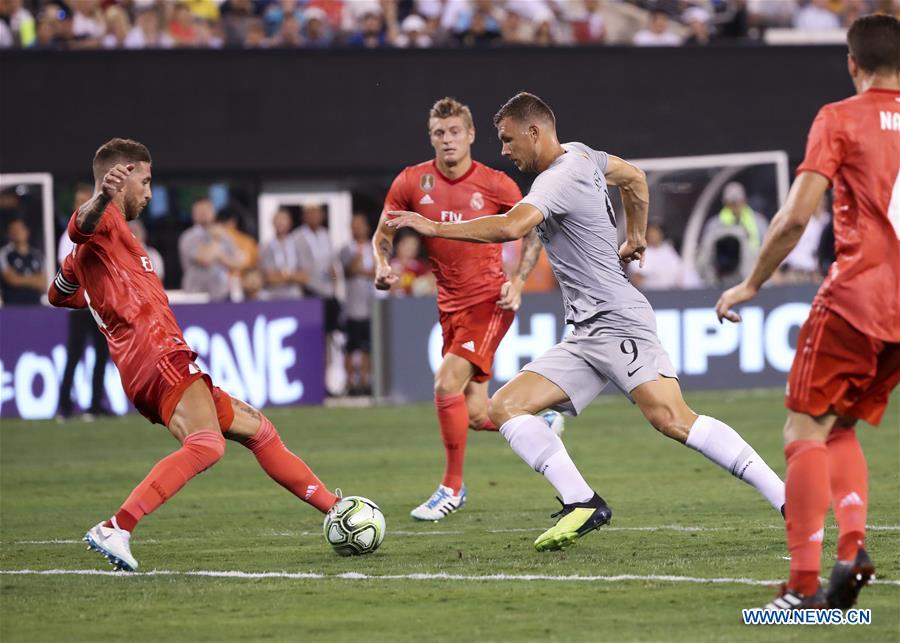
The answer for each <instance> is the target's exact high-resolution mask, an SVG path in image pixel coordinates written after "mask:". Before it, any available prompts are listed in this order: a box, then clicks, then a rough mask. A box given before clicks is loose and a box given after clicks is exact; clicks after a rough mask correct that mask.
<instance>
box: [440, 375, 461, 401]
mask: <svg viewBox="0 0 900 643" xmlns="http://www.w3.org/2000/svg"><path fill="white" fill-rule="evenodd" d="M464 387H465V384H464V383H460V382H457V381H456V379H455V378H454V377H452V376H451V375H446V374H442V373H438V374H437V375H436V376H435V378H434V394H435V396H437V397H449V396H450V395H459V394H460V393H462V390H463V388H464Z"/></svg>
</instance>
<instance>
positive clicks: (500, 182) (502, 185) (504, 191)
mask: <svg viewBox="0 0 900 643" xmlns="http://www.w3.org/2000/svg"><path fill="white" fill-rule="evenodd" d="M521 200H522V191H521V190H520V189H519V186H518V185H516V182H515V181H513V180H512V179H511V178H509V176H507V175H506V174H505V173H503V172H498V178H497V202H498V203H499V204H500V208H501V209H500V213H503V212H506V211H508V210H511V209H512V207H513V206H514V205H515V204H516V203H518V202H519V201H521Z"/></svg>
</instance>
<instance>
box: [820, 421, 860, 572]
mask: <svg viewBox="0 0 900 643" xmlns="http://www.w3.org/2000/svg"><path fill="white" fill-rule="evenodd" d="M825 446H826V447H827V448H828V472H829V475H830V478H831V480H830V481H831V505H832V506H833V507H834V517H835V518H836V519H837V523H838V529H839V532H840V536H839V537H838V550H837V557H838V560H854V559H855V558H856V553H857V552H858V551H859V548H860V547H861V546H862V544H863V541H864V539H865V537H866V511H867V509H868V504H869V469H868V466H867V465H866V457H865V456H864V455H863V452H862V448H861V447H860V446H859V441H858V440H857V439H856V431H854V430H853V429H852V428H849V429H834V430H832V431H831V433H830V434H829V435H828V440H826V442H825Z"/></svg>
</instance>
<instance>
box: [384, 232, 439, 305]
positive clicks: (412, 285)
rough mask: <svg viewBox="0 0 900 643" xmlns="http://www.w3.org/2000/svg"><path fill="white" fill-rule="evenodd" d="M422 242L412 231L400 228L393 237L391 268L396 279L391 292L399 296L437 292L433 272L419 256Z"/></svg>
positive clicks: (417, 295) (416, 295)
mask: <svg viewBox="0 0 900 643" xmlns="http://www.w3.org/2000/svg"><path fill="white" fill-rule="evenodd" d="M421 250H422V242H421V240H420V239H419V235H417V234H416V233H414V232H406V231H404V230H401V231H400V232H398V233H397V235H396V236H395V237H394V257H393V258H392V259H391V270H393V271H394V274H396V275H397V277H398V279H397V281H396V282H395V283H394V285H393V286H392V287H391V294H392V295H395V296H400V297H408V296H415V297H420V296H424V295H433V294H434V293H436V292H437V285H436V283H435V280H434V274H432V272H431V268H430V267H429V266H428V263H427V262H425V261H423V260H422V258H421Z"/></svg>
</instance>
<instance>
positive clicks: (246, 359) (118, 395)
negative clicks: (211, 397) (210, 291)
mask: <svg viewBox="0 0 900 643" xmlns="http://www.w3.org/2000/svg"><path fill="white" fill-rule="evenodd" d="M172 310H173V311H174V312H175V317H176V318H177V319H178V322H179V323H180V324H181V327H182V328H183V329H184V338H185V340H187V343H188V344H189V345H190V346H191V348H193V350H195V351H196V352H197V354H198V357H197V364H198V365H199V366H200V368H202V369H203V371H204V372H206V373H208V374H209V375H210V376H211V377H212V380H213V382H214V383H215V384H216V385H217V386H220V387H221V388H222V389H224V390H225V391H227V392H228V393H230V394H232V395H234V396H236V397H239V398H241V399H243V400H246V401H247V402H249V403H250V404H252V405H253V406H257V407H263V406H277V405H285V404H320V403H321V402H322V400H323V399H324V398H325V385H324V377H323V374H324V371H325V341H324V330H323V317H322V304H321V302H320V301H318V300H302V301H277V302H244V303H241V304H186V305H175V306H172ZM67 314H68V312H67V311H64V310H60V309H55V308H45V307H42V306H41V307H37V306H35V307H6V308H0V338H2V339H0V417H4V418H7V417H21V418H25V419H45V418H51V417H53V416H54V414H55V413H56V410H57V406H58V403H59V383H60V381H61V380H62V376H63V371H64V369H65V366H66V326H67V324H66V321H67V320H66V315H67ZM93 364H94V351H93V348H91V347H88V349H87V351H86V354H85V356H84V358H83V359H82V360H81V362H80V363H79V364H78V367H77V368H76V370H75V382H74V385H73V387H72V388H73V391H72V396H73V399H74V404H75V408H76V409H77V408H79V407H80V408H82V409H84V408H87V407H88V406H89V403H90V397H91V384H90V382H91V373H92V372H93ZM104 385H105V389H106V403H107V404H108V405H109V406H108V408H109V409H110V410H112V411H113V412H115V413H119V414H121V413H125V412H127V411H129V410H130V409H131V405H130V404H129V402H128V399H127V398H126V397H125V392H124V391H123V390H122V384H121V381H120V379H119V372H118V370H117V369H116V367H115V365H114V364H112V362H110V363H109V364H108V365H107V367H106V374H105V377H104Z"/></svg>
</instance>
